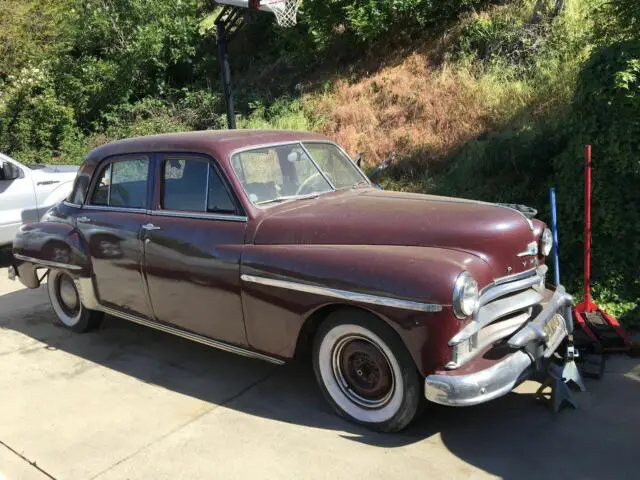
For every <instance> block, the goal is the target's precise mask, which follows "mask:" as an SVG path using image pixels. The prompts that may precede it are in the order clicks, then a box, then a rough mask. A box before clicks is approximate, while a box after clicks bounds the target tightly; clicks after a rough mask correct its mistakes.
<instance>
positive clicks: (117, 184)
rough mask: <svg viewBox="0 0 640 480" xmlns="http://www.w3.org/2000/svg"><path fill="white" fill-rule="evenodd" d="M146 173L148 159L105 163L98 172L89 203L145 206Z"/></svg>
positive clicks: (147, 171) (114, 205) (132, 206)
mask: <svg viewBox="0 0 640 480" xmlns="http://www.w3.org/2000/svg"><path fill="white" fill-rule="evenodd" d="M148 173H149V160H148V159H131V160H117V161H114V162H111V163H109V164H107V165H106V166H105V167H104V168H103V169H102V171H101V172H100V175H99V177H98V182H97V183H96V186H95V187H94V190H93V195H92V197H91V204H92V205H105V206H106V205H108V206H110V207H124V208H145V206H146V204H147V176H148Z"/></svg>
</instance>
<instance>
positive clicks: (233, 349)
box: [100, 305, 285, 365]
mask: <svg viewBox="0 0 640 480" xmlns="http://www.w3.org/2000/svg"><path fill="white" fill-rule="evenodd" d="M100 310H102V311H103V312H104V313H108V314H109V315H113V316H114V317H118V318H122V319H123V320H128V321H130V322H134V323H138V324H140V325H144V326H145V327H150V328H154V329H156V330H160V331H161V332H165V333H170V334H171V335H175V336H177V337H182V338H186V339H187V340H192V341H194V342H198V343H202V344H203V345H207V346H209V347H213V348H217V349H219V350H224V351H225V352H230V353H235V354H237V355H242V356H244V357H249V358H257V359H260V360H264V361H266V362H269V363H275V364H276V365H284V363H285V362H284V361H283V360H280V359H279V358H274V357H270V356H269V355H265V354H263V353H258V352H253V351H251V350H246V349H244V348H240V347H237V346H235V345H230V344H228V343H224V342H220V341H218V340H213V339H211V338H208V337H203V336H202V335H198V334H196V333H191V332H187V331H186V330H181V329H179V328H175V327H171V326H169V325H165V324H163V323H158V322H154V321H152V320H147V319H145V318H139V317H136V316H135V315H130V314H128V313H123V312H119V311H117V310H112V309H111V308H108V307H104V306H102V305H101V306H100Z"/></svg>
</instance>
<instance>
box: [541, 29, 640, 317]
mask: <svg viewBox="0 0 640 480" xmlns="http://www.w3.org/2000/svg"><path fill="white" fill-rule="evenodd" d="M566 128H567V137H568V139H569V142H568V146H567V148H566V149H565V151H564V153H562V154H561V155H559V156H557V157H556V158H555V159H554V165H555V181H556V183H557V184H558V187H559V192H558V199H559V206H560V212H559V215H560V221H561V225H562V230H563V233H562V236H563V240H562V243H563V260H565V261H566V263H567V267H568V268H569V269H570V270H574V271H579V270H581V255H580V254H581V252H582V234H581V232H582V211H583V198H584V197H583V165H584V160H583V157H584V155H583V148H584V145H585V144H587V143H589V144H591V145H592V146H593V147H592V148H593V173H592V178H593V197H592V222H593V226H592V246H593V252H592V272H593V278H594V282H595V283H596V288H595V291H596V293H600V294H601V295H602V296H603V299H604V300H605V301H611V300H612V299H615V298H617V299H619V300H620V301H621V302H625V303H627V304H629V305H632V304H636V305H637V303H638V299H640V210H638V205H640V160H639V159H640V40H631V41H623V42H619V43H615V44H613V45H611V46H606V47H602V48H600V49H598V50H596V51H594V53H593V54H592V56H591V58H590V59H589V61H588V62H587V64H586V65H585V66H584V68H583V70H582V73H581V75H580V79H579V84H578V89H577V91H576V95H575V99H574V105H573V111H572V114H571V117H570V120H569V122H568V123H567V126H566ZM636 315H637V316H636V317H635V318H634V320H640V315H638V313H637V312H636ZM630 320H631V319H630Z"/></svg>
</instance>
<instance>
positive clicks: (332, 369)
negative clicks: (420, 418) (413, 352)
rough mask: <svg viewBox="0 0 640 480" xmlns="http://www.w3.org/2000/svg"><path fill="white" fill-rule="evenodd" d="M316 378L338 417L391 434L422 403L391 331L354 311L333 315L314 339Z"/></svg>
mask: <svg viewBox="0 0 640 480" xmlns="http://www.w3.org/2000/svg"><path fill="white" fill-rule="evenodd" d="M313 366H314V372H315V374H316V379H317V380H318V383H319V385H320V388H321V390H322V392H323V393H324V395H325V397H326V398H327V400H328V401H329V403H330V404H331V406H332V407H333V408H334V409H335V410H336V411H337V412H338V413H339V414H340V415H342V416H344V417H346V418H348V419H350V420H352V421H355V422H357V423H360V424H362V425H366V426H368V427H370V428H373V429H376V430H381V431H386V432H392V431H398V430H401V429H403V428H404V427H406V426H407V425H408V424H409V423H410V422H411V421H412V420H413V419H414V417H415V416H416V415H417V413H418V411H419V407H420V405H421V404H422V399H421V397H422V387H421V382H420V376H419V375H418V372H417V369H416V366H415V363H414V362H413V359H412V358H411V356H410V355H409V352H408V351H407V349H406V347H405V346H404V344H403V343H402V341H401V340H400V338H399V337H398V335H397V334H396V332H395V331H394V330H393V329H392V328H391V327H389V326H388V325H387V324H385V323H384V322H383V321H382V320H380V319H378V318H377V317H375V316H374V315H372V314H369V313H367V312H364V311H361V310H356V309H345V310H339V311H337V312H334V313H332V314H331V315H329V317H328V318H327V319H326V320H325V322H323V324H322V325H321V326H320V328H319V329H318V332H317V334H316V336H315V339H314V348H313Z"/></svg>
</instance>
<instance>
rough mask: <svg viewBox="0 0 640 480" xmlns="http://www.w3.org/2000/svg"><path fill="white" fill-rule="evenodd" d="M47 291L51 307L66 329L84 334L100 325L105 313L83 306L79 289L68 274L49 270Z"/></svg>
mask: <svg viewBox="0 0 640 480" xmlns="http://www.w3.org/2000/svg"><path fill="white" fill-rule="evenodd" d="M47 290H48V291H49V300H50V301H51V306H52V307H53V310H54V311H55V312H56V315H57V317H58V320H60V323H62V325H63V326H64V327H66V328H68V329H69V330H73V331H74V332H77V333H82V332H87V331H89V330H93V329H94V328H97V327H98V326H99V325H100V322H101V321H102V316H103V313H102V312H96V311H94V310H89V309H87V308H86V307H85V306H84V305H82V301H81V298H80V293H79V292H78V288H77V287H76V284H75V282H74V281H73V278H71V276H70V275H69V274H68V273H65V272H63V271H60V270H49V278H48V280H47Z"/></svg>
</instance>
